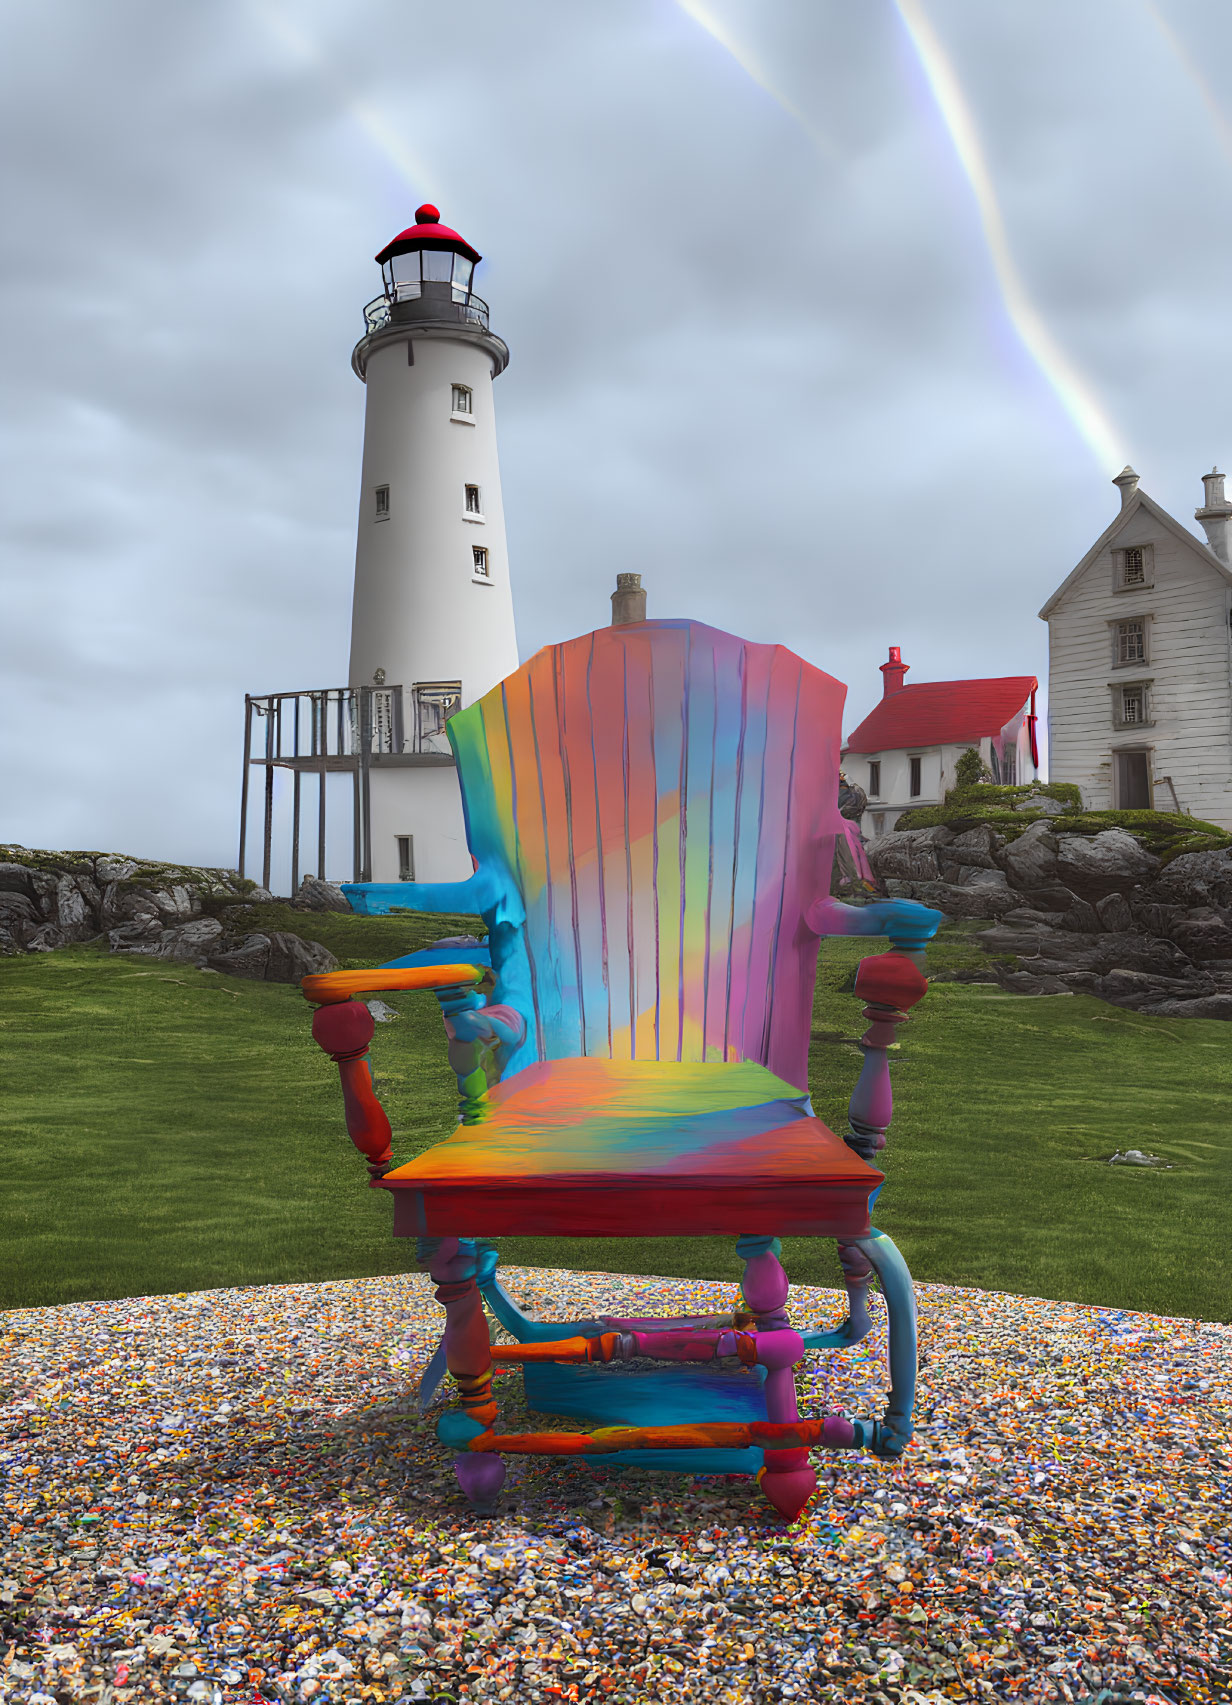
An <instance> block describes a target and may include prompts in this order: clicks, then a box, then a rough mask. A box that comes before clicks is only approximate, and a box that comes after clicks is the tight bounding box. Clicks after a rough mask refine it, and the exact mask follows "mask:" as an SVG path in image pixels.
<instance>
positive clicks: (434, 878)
mask: <svg viewBox="0 0 1232 1705" xmlns="http://www.w3.org/2000/svg"><path fill="white" fill-rule="evenodd" d="M480 258H481V257H480V256H479V254H478V253H477V252H476V250H475V249H473V248H472V247H471V245H470V244H469V243H468V242H467V241H466V240H465V239H464V238H463V237H460V236H459V235H458V233H457V232H456V231H452V230H450V229H449V227H448V226H447V225H442V224H441V222H440V214H439V212H438V211H437V209H436V208H435V207H431V206H427V205H425V206H423V207H420V208H419V209H418V210H417V211H416V214H415V223H414V225H412V226H410V227H409V228H408V229H407V230H405V231H401V232H399V234H398V235H397V236H396V237H395V238H394V239H393V241H392V242H390V243H387V244H386V246H385V247H384V248H383V249H382V250H381V252H380V253H379V254H378V255H377V257H376V259H377V261H378V263H379V265H380V267H381V271H382V277H383V280H384V291H383V293H382V294H381V295H380V296H379V297H378V298H377V299H376V300H375V301H374V302H372V303H370V304H369V305H368V307H367V309H366V310H365V315H366V318H367V322H368V331H367V333H366V335H365V336H364V337H363V338H362V339H361V340H360V342H359V343H358V344H357V345H356V346H355V352H354V354H353V355H352V358H351V365H352V366H353V367H354V369H355V372H356V374H357V375H358V376H359V378H360V379H362V380H363V381H364V383H365V384H366V385H367V389H368V395H367V403H366V408H365V413H364V458H363V485H362V491H361V494H360V506H359V537H358V542H357V545H356V551H355V599H354V605H353V608H352V615H351V661H350V672H349V683H350V686H351V688H352V690H353V691H354V692H356V695H357V699H356V702H360V695H359V689H363V688H369V689H372V692H371V694H369V693H366V692H365V693H363V694H362V702H363V703H364V704H370V705H371V715H372V718H373V722H374V729H373V751H374V753H375V754H376V755H377V762H376V763H375V764H373V765H372V766H371V769H370V774H369V783H368V785H369V789H370V801H369V811H370V826H369V830H368V839H369V861H368V862H370V868H371V874H372V880H373V881H376V882H392V881H397V880H399V879H402V880H407V879H410V878H414V879H416V880H418V881H421V882H424V881H426V882H443V881H452V880H460V879H462V878H464V877H466V876H469V875H470V873H471V862H470V858H469V855H468V853H467V849H466V837H465V834H464V831H463V824H462V804H461V796H460V794H459V791H458V783H457V775H456V772H455V770H454V767H453V760H452V754H451V752H450V748H449V742H448V740H447V739H446V737H445V732H444V730H445V722H446V720H447V719H448V717H450V716H452V715H453V713H454V711H456V710H459V709H461V708H462V707H463V706H464V705H467V704H470V703H471V702H472V701H473V700H474V699H477V698H479V697H481V696H482V695H483V694H484V693H486V692H487V691H488V690H489V688H491V687H493V686H495V685H496V683H497V682H498V681H501V680H503V679H504V677H505V676H506V675H509V674H511V673H512V672H513V670H515V669H516V668H517V666H518V650H517V639H516V637H515V634H514V624H513V598H512V593H511V590H510V585H509V558H508V552H507V550H506V546H505V516H504V509H503V506H502V503H501V487H500V467H499V463H498V461H497V453H496V417H495V412H494V409H493V397H492V381H493V380H494V379H495V378H496V376H497V375H498V374H499V373H502V372H504V370H505V367H506V366H507V365H508V362H509V351H508V349H507V347H506V345H505V344H504V343H503V342H502V340H501V339H500V338H499V337H496V336H494V335H493V333H492V332H491V331H490V330H489V327H488V306H487V303H486V302H484V301H483V300H482V299H481V298H480V297H478V296H476V295H475V294H474V292H473V291H472V289H471V280H472V275H473V272H474V269H475V266H476V264H477V263H478V261H479V260H480ZM386 754H387V756H386ZM391 760H392V761H391ZM399 760H400V761H399Z"/></svg>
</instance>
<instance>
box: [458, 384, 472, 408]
mask: <svg viewBox="0 0 1232 1705" xmlns="http://www.w3.org/2000/svg"><path fill="white" fill-rule="evenodd" d="M453 412H454V413H455V414H470V413H471V412H472V410H471V388H470V386H469V385H455V386H454V388H453Z"/></svg>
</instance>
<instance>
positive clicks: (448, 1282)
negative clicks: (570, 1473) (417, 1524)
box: [420, 1237, 505, 1510]
mask: <svg viewBox="0 0 1232 1705" xmlns="http://www.w3.org/2000/svg"><path fill="white" fill-rule="evenodd" d="M425 1258H426V1259H425ZM420 1264H421V1265H426V1266H427V1268H428V1271H429V1273H430V1274H431V1275H432V1279H433V1281H434V1283H435V1285H436V1300H437V1301H438V1302H439V1303H440V1304H441V1306H442V1307H443V1308H444V1310H445V1365H446V1367H447V1368H448V1369H449V1372H450V1374H451V1375H452V1376H453V1381H454V1384H455V1385H456V1386H457V1388H458V1395H459V1396H460V1397H461V1399H462V1408H461V1409H460V1410H458V1409H452V1410H450V1411H449V1412H448V1413H447V1414H444V1415H442V1416H441V1418H440V1420H439V1421H438V1422H437V1427H436V1436H437V1437H438V1438H439V1439H440V1440H441V1442H442V1444H447V1445H453V1446H455V1447H461V1448H456V1449H455V1455H454V1459H453V1467H454V1473H455V1474H456V1475H457V1477H458V1484H459V1486H461V1488H462V1490H463V1492H464V1493H465V1494H466V1496H467V1498H468V1499H469V1500H470V1502H471V1504H472V1505H473V1506H474V1507H475V1509H477V1510H484V1509H487V1508H488V1507H489V1506H490V1505H491V1503H492V1501H493V1499H494V1498H495V1497H496V1495H497V1493H498V1492H499V1491H500V1489H501V1487H502V1486H503V1485H504V1483H505V1464H504V1462H503V1460H502V1459H501V1457H500V1456H499V1455H497V1454H496V1453H495V1452H487V1451H485V1452H475V1453H472V1452H470V1451H468V1450H467V1449H466V1448H465V1447H466V1445H467V1443H468V1442H469V1440H471V1439H473V1438H477V1437H478V1435H479V1434H480V1433H482V1432H485V1431H486V1430H487V1429H488V1428H490V1427H491V1426H492V1424H493V1423H494V1422H495V1420H496V1404H495V1402H494V1400H493V1397H492V1339H491V1334H490V1333H489V1331H488V1319H487V1316H486V1315H485V1314H484V1312H483V1301H482V1299H481V1297H480V1295H479V1287H478V1285H477V1283H476V1279H477V1276H478V1272H479V1265H480V1263H479V1258H478V1254H477V1251H476V1249H475V1246H474V1244H473V1243H472V1242H470V1240H469V1239H467V1240H460V1239H458V1238H456V1237H442V1238H440V1239H435V1240H434V1239H424V1240H423V1244H422V1245H421V1249H420Z"/></svg>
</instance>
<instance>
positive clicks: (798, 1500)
mask: <svg viewBox="0 0 1232 1705" xmlns="http://www.w3.org/2000/svg"><path fill="white" fill-rule="evenodd" d="M779 1248H780V1245H779V1240H778V1238H777V1237H742V1238H740V1239H739V1240H738V1241H737V1244H736V1253H737V1254H738V1255H739V1256H740V1257H741V1258H742V1259H743V1261H744V1281H743V1284H742V1286H741V1289H742V1290H743V1292H744V1300H745V1301H746V1302H747V1303H748V1305H749V1308H750V1309H751V1310H752V1312H753V1314H754V1316H755V1317H756V1321H757V1330H758V1331H759V1332H783V1331H786V1330H787V1329H788V1321H787V1312H786V1304H787V1292H788V1289H789V1288H790V1287H789V1286H788V1283H787V1274H786V1273H785V1272H784V1271H783V1269H782V1266H781V1265H780V1263H779ZM801 1349H802V1350H803V1346H801ZM765 1391H766V1419H767V1420H769V1421H798V1420H799V1419H800V1411H799V1409H798V1408H797V1407H796V1370H795V1368H794V1367H782V1368H771V1370H770V1372H769V1373H768V1374H767V1375H766V1385H765ZM757 1479H758V1484H759V1485H760V1486H761V1489H762V1491H763V1492H764V1493H765V1495H766V1497H767V1498H768V1499H769V1500H770V1502H771V1503H772V1504H773V1505H774V1507H775V1509H776V1510H777V1511H778V1512H779V1514H780V1515H781V1516H784V1517H785V1518H786V1519H787V1520H788V1521H795V1519H796V1517H797V1516H798V1515H799V1514H800V1511H801V1510H802V1509H803V1508H804V1506H805V1504H807V1503H808V1501H809V1499H810V1498H811V1497H812V1495H813V1493H814V1492H815V1491H816V1490H817V1476H816V1474H815V1473H814V1472H813V1468H812V1465H811V1464H810V1462H809V1453H808V1451H807V1450H768V1451H766V1453H765V1466H764V1467H763V1468H762V1469H761V1471H760V1473H759V1474H758V1476H757Z"/></svg>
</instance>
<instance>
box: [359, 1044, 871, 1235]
mask: <svg viewBox="0 0 1232 1705" xmlns="http://www.w3.org/2000/svg"><path fill="white" fill-rule="evenodd" d="M882 1181H883V1175H882V1174H881V1173H880V1172H878V1171H877V1170H876V1168H875V1167H871V1166H868V1165H867V1164H866V1163H865V1162H864V1161H862V1160H861V1159H860V1158H859V1156H858V1155H856V1154H853V1153H852V1151H851V1150H850V1149H849V1148H847V1146H846V1145H845V1144H844V1143H842V1142H841V1141H840V1140H839V1138H838V1137H836V1136H835V1134H834V1132H833V1131H831V1130H830V1129H829V1128H828V1127H827V1126H826V1125H823V1124H822V1122H821V1120H820V1119H818V1118H816V1117H815V1116H814V1115H813V1114H811V1113H810V1112H809V1111H808V1101H807V1097H805V1096H803V1095H801V1093H800V1091H799V1090H798V1089H795V1088H793V1086H792V1085H791V1084H789V1083H785V1082H784V1081H783V1080H782V1079H781V1078H778V1077H775V1075H774V1074H773V1073H772V1072H770V1071H767V1070H766V1068H765V1067H764V1066H759V1065H756V1064H753V1063H750V1062H747V1061H732V1062H721V1061H716V1062H712V1063H706V1064H695V1063H690V1062H680V1061H675V1060H605V1059H572V1060H546V1061H543V1062H540V1063H539V1064H537V1065H533V1066H528V1067H527V1068H526V1070H525V1071H522V1072H519V1073H517V1075H516V1076H514V1077H512V1078H510V1079H508V1080H507V1081H505V1082H503V1083H500V1084H498V1085H497V1086H496V1087H495V1088H494V1089H493V1090H492V1091H491V1092H490V1093H489V1095H488V1098H487V1102H486V1104H485V1114H484V1117H483V1119H482V1121H481V1122H480V1123H478V1124H473V1125H460V1126H459V1127H458V1129H457V1130H456V1131H455V1132H454V1133H453V1135H452V1136H450V1137H447V1138H446V1139H445V1140H444V1142H440V1143H437V1144H435V1145H434V1146H433V1147H432V1148H430V1149H427V1150H425V1152H424V1153H423V1154H421V1155H419V1156H418V1157H417V1158H416V1159H415V1160H413V1161H410V1162H409V1163H408V1164H407V1165H406V1166H400V1167H398V1168H397V1169H396V1170H395V1171H393V1172H388V1173H386V1174H385V1176H384V1177H383V1178H382V1179H381V1181H380V1182H381V1185H382V1187H383V1188H385V1189H388V1190H392V1191H393V1192H394V1201H395V1208H394V1231H395V1234H396V1235H397V1236H400V1237H419V1236H475V1237H485V1236H489V1237H490V1236H497V1235H509V1234H514V1233H520V1234H523V1235H527V1236H552V1235H556V1234H568V1235H571V1236H582V1237H632V1236H643V1237H644V1236H654V1235H656V1234H657V1235H660V1236H681V1235H684V1236H694V1237H701V1236H711V1235H715V1234H727V1233H731V1234H735V1235H739V1234H741V1233H748V1234H763V1235H767V1236H775V1235H799V1236H812V1237H840V1238H853V1237H867V1236H868V1235H869V1232H870V1226H869V1196H870V1194H871V1193H872V1192H873V1191H875V1190H876V1189H877V1188H878V1186H879V1185H880V1184H881V1183H882Z"/></svg>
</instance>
